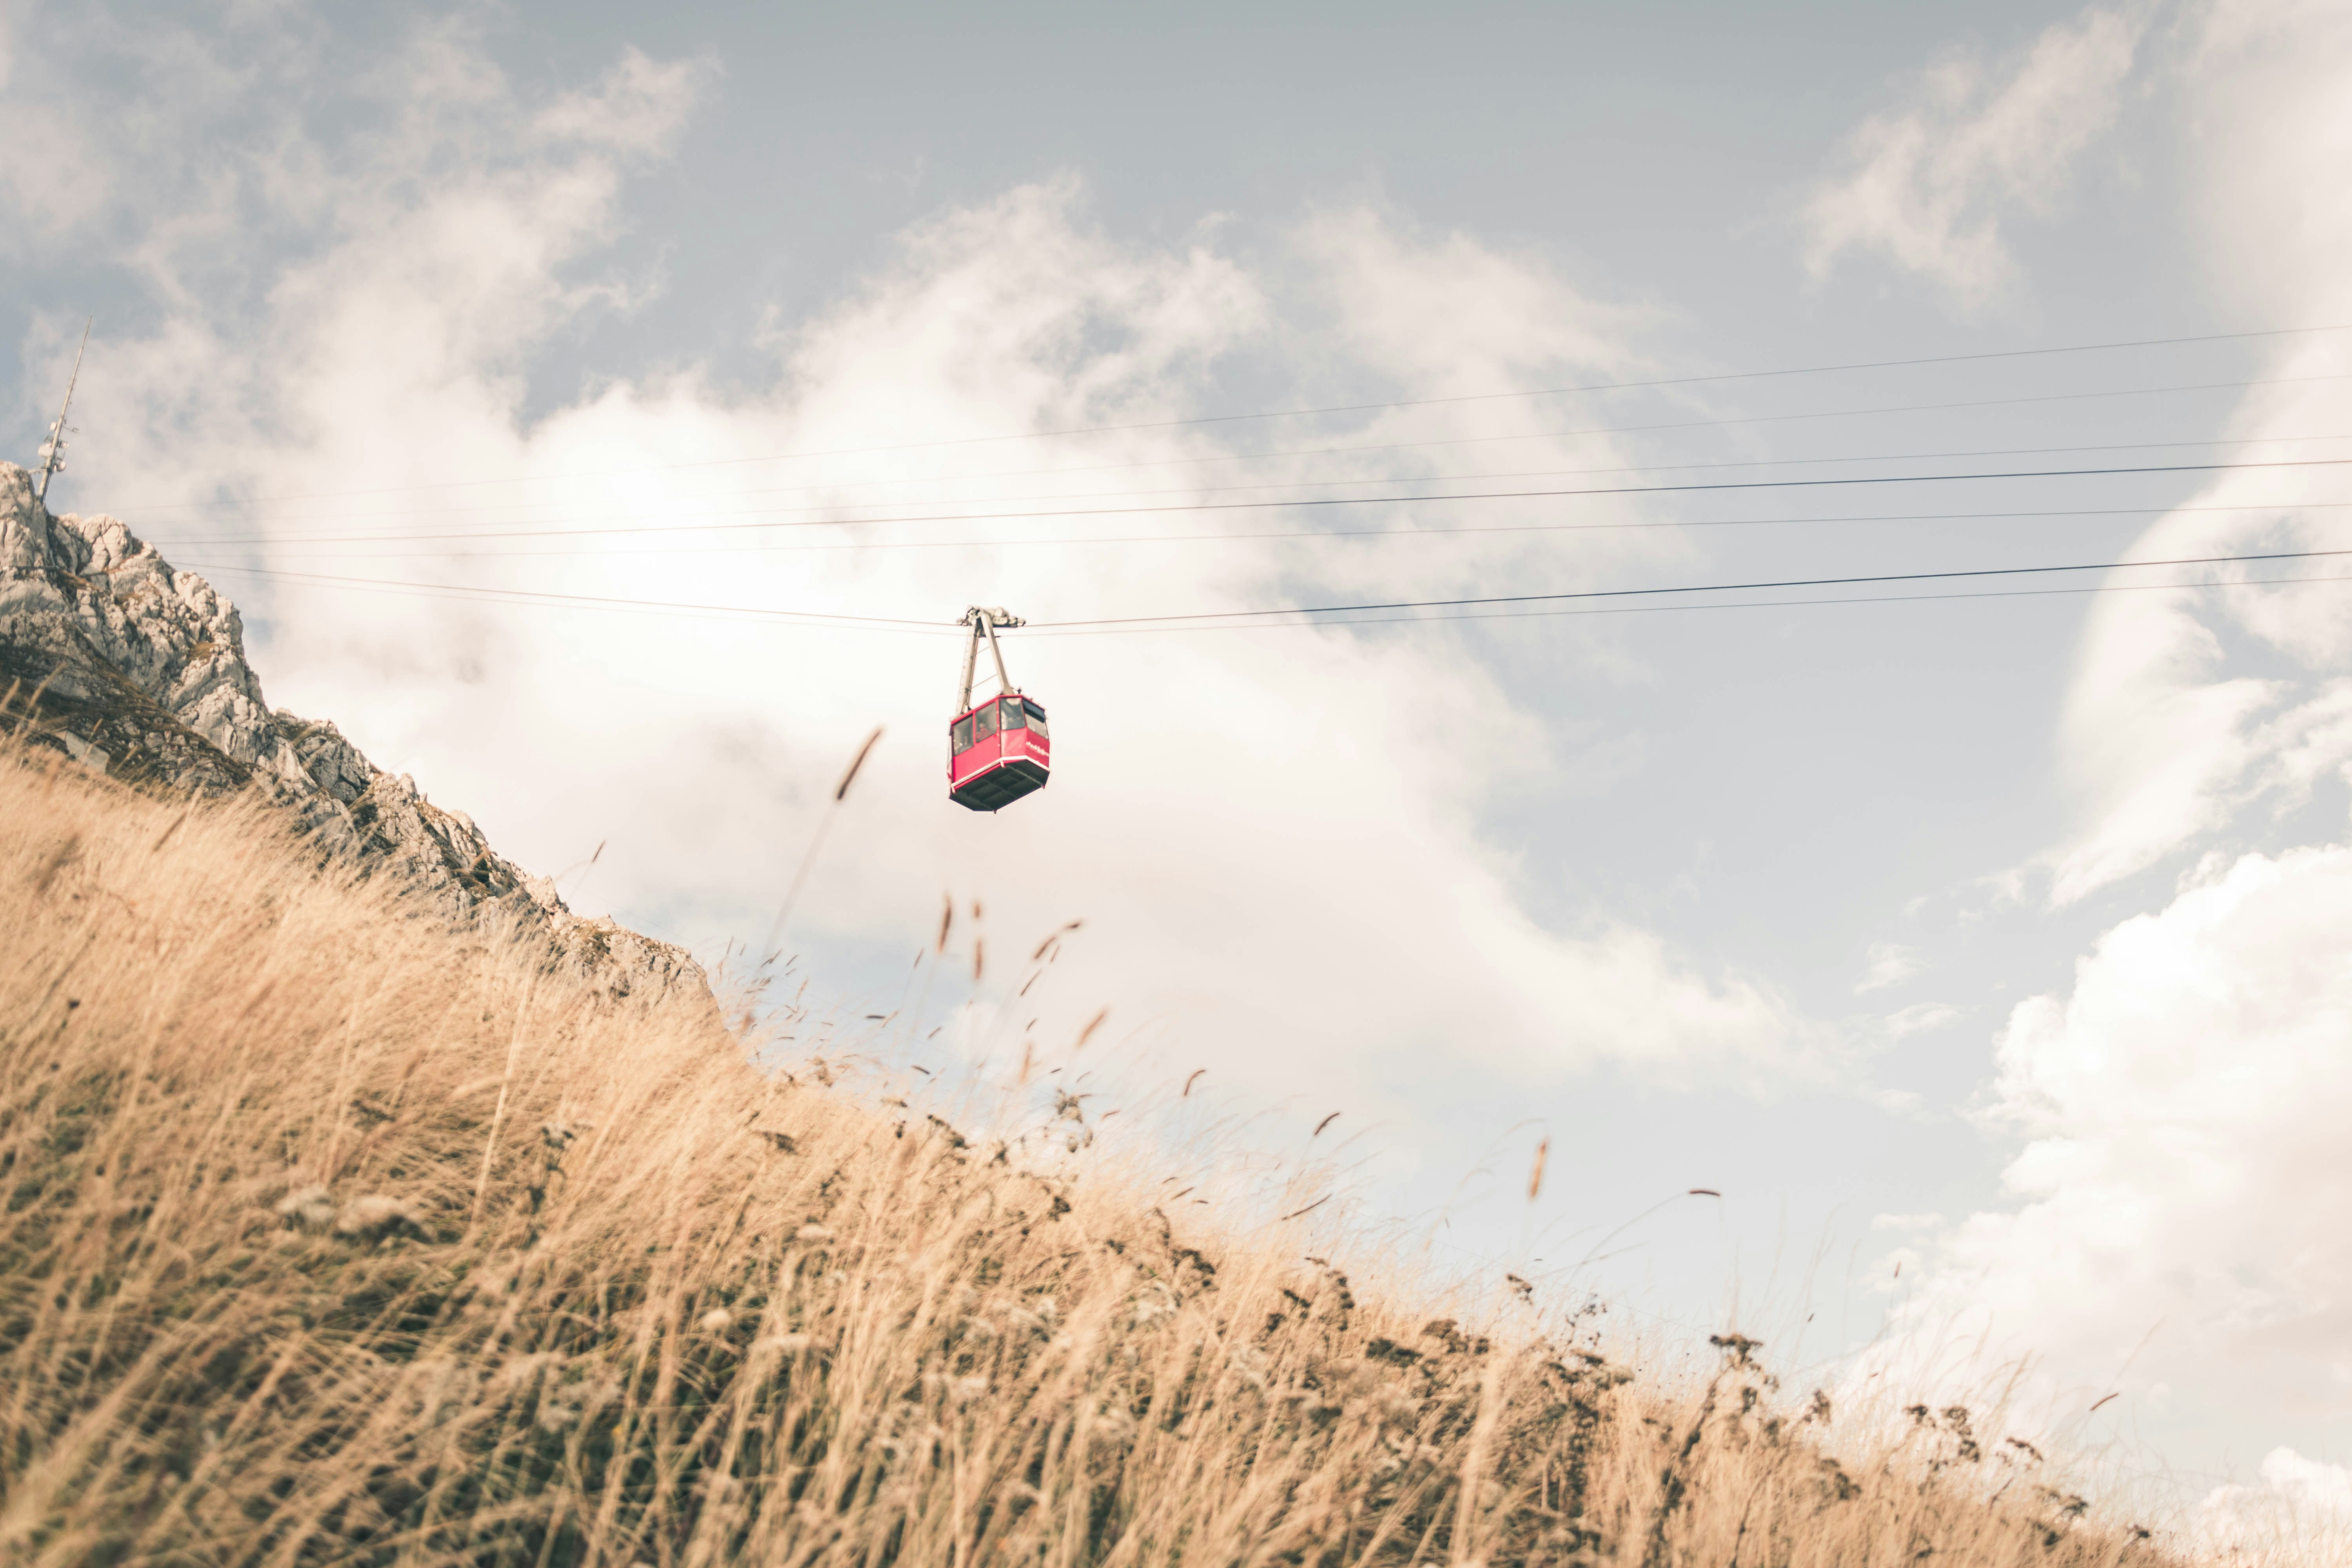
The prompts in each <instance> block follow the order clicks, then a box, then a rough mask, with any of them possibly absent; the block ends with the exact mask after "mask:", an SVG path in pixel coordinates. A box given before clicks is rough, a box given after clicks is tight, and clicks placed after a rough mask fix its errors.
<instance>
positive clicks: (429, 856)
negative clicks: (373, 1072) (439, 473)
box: [0, 462, 709, 995]
mask: <svg viewBox="0 0 2352 1568" xmlns="http://www.w3.org/2000/svg"><path fill="white" fill-rule="evenodd" d="M0 694H4V695H5V708H0V726H5V728H7V729H10V730H18V729H22V730H26V731H29V733H28V737H27V739H28V743H29V744H32V745H35V746H45V747H47V748H50V749H52V750H55V751H58V752H63V753H64V754H66V755H67V756H69V757H71V758H72V759H73V760H75V761H76V762H79V763H83V764H84V765H86V766H89V767H93V768H97V769H100V770H101V771H103V772H104V773H108V774H109V775H110V776H112V777H115V778H119V779H121V780H124V781H125V782H127V783H131V784H146V785H150V786H155V787H161V788H164V789H169V790H174V791H180V792H184V793H188V794H193V795H206V796H218V795H231V794H235V793H237V792H241V791H245V790H257V791H259V792H260V793H261V794H262V795H264V796H266V797H267V798H268V800H270V801H271V802H272V803H273V804H275V805H278V807H280V808H282V809H283V810H285V811H286V812H288V813H289V816H291V817H292V818H293V820H294V825H295V826H297V827H298V829H299V831H300V832H302V833H303V834H304V835H305V836H306V837H309V838H310V840H311V841H312V842H314V843H316V844H317V845H318V846H319V847H320V848H321V849H322V850H323V851H325V852H326V853H328V854H331V855H337V856H345V857H350V858H352V859H354V860H356V861H357V862H358V863H359V864H361V865H362V866H363V867H364V868H367V869H368V871H369V872H370V873H371V874H375V875H382V874H389V875H392V876H395V877H397V878H399V879H402V880H403V881H404V882H406V883H408V884H410V885H411V886H413V887H415V888H416V889H419V890H421V891H422V892H423V893H424V894H425V896H426V897H427V898H428V899H430V900H433V901H434V902H435V903H436V904H437V905H438V906H439V907H440V908H441V909H442V910H443V911H444V912H445V913H446V914H447V915H448V916H450V917H451V918H453V919H464V918H467V917H468V916H471V915H474V914H477V913H479V912H485V911H488V910H492V909H496V910H503V911H505V912H506V913H508V914H509V915H510V916H511V917H513V918H515V919H517V920H518V921H520V922H521V923H522V924H523V925H525V926H526V927H530V928H538V929H542V930H544V931H545V932H546V933H547V936H548V938H549V940H550V942H551V945H552V947H553V948H554V950H555V951H556V952H558V953H560V954H561V955H562V957H563V958H564V959H565V960H566V961H567V962H569V963H572V964H574V965H576V966H577V967H578V968H580V969H581V970H583V972H585V973H588V974H589V975H591V976H592V977H593V978H594V979H595V980H596V981H597V983H598V984H602V985H604V987H605V988H606V989H608V990H609V991H611V992H612V993H613V994H615V995H625V994H633V993H645V992H647V991H655V992H659V991H667V990H668V989H670V988H672V987H675V986H680V985H683V986H687V987H688V988H689V989H691V990H693V991H698V992H699V993H701V994H704V995H708V994H709V982H708V980H707V978H706V977H705V976H704V974H703V972H702V969H701V967H700V966H699V965H698V964H697V963H695V962H694V960H693V959H692V958H691V957H689V956H688V954H687V952H686V951H685V950H684V949H682V948H679V947H676V946H673V945H672V944H670V943H668V942H657V941H655V940H654V939H652V938H650V937H646V936H641V935H639V934H638V933H636V932H635V931H630V930H628V929H626V928H625V927H624V926H622V925H620V924H618V923H617V922H615V921H610V920H583V919H582V918H581V917H580V916H578V915H575V914H573V913H572V910H570V909H568V908H567V907H565V905H564V902H563V900H562V898H561V897H559V896H558V895H557V893H556V890H555V886H554V884H553V883H551V882H550V881H548V880H546V879H544V878H539V877H532V876H530V875H528V874H527V873H525V872H524V871H522V870H521V869H520V868H518V867H516V866H515V865H514V864H513V863H511V862H510V861H508V860H506V859H504V858H501V857H499V855H498V854H496V853H495V852H494V851H492V849H491V848H490V847H489V843H488V840H487V839H485V838H484V837H482V834H481V831H480V830H479V829H478V828H477V827H476V826H474V824H473V822H472V820H471V819H470V818H468V817H467V816H465V814H464V813H462V812H454V811H446V810H444V809H442V808H441V807H439V806H436V805H433V804H432V803H431V802H430V801H427V800H425V798H424V797H423V796H422V795H419V794H418V793H417V791H416V785H415V783H414V781H412V780H411V779H409V778H408V777H407V776H406V775H404V774H393V773H385V772H383V770H382V769H380V768H378V767H377V766H376V765H375V764H374V763H371V762H369V761H368V760H367V758H366V757H365V756H363V755H362V754H361V752H360V750H359V748H358V747H356V746H354V745H352V743H351V742H349V741H347V740H345V739H344V738H343V736H342V733H341V731H338V730H337V729H336V728H335V727H334V725H332V724H331V723H326V722H323V721H316V722H314V721H310V720H306V719H299V718H297V717H295V716H294V715H293V714H291V713H285V712H278V711H274V710H272V709H271V708H270V706H269V704H268V701H267V700H265V699H264V698H263V696H262V694H261V682H260V680H259V679H258V678H257V677H256V676H255V674H254V672H253V667H252V666H251V665H249V664H247V662H246V658H245V635H244V627H243V625H242V623H241V622H240V621H239V619H238V617H237V613H236V605H232V604H231V603H229V602H228V601H227V600H226V599H225V598H223V597H222V596H221V595H219V594H217V593H216V592H215V591H214V589H213V586H212V584H209V583H207V582H205V580H204V579H203V578H202V577H198V576H195V575H194V574H191V573H186V572H177V571H174V570H173V568H172V565H171V563H169V562H167V561H165V560H164V559H163V557H162V556H161V555H159V554H157V553H156V552H155V550H154V548H153V547H152V545H149V544H147V543H145V542H142V541H141V540H140V539H138V538H137V537H136V536H134V535H133V534H132V533H131V531H130V530H129V529H127V528H125V527H124V526H123V525H122V524H121V522H120V521H117V520H115V519H113V518H110V517H103V516H100V517H89V518H82V517H76V516H72V515H70V514H69V515H67V516H64V517H53V516H51V515H50V514H49V513H48V511H47V510H46V509H45V508H44V507H43V506H42V505H41V503H40V502H39V501H37V500H35V499H34V496H33V485H32V476H31V475H29V474H27V473H26V471H25V470H24V469H23V468H18V467H16V465H15V464H13V463H6V462H0Z"/></svg>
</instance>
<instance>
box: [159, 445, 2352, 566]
mask: <svg viewBox="0 0 2352 1568" xmlns="http://www.w3.org/2000/svg"><path fill="white" fill-rule="evenodd" d="M2314 441H2352V435H2328V436H2237V437H2197V438H2194V439H2189V440H2179V441H2101V442H2094V443H2090V444H2087V445H2076V446H2067V447H1965V448H1961V449H1958V450H1951V449H1946V450H1942V451H1935V452H1865V453H1855V454H1850V455H1831V456H1826V457H1815V458H1720V459H1713V460H1709V461H1706V462H1695V463H1664V462H1652V463H1615V464H1611V465H1608V466H1606V467H1601V468H1507V469H1501V470H1493V471H1489V472H1486V473H1476V474H1460V473H1455V474H1420V475H1414V474H1376V475H1370V476H1367V477H1365V478H1362V479H1257V480H1253V481H1251V482H1249V483H1247V484H1230V485H1207V486H1202V485H1174V486H1165V487H1162V488H1160V489H1147V490H1134V489H1129V490H1077V491H1069V490H1064V491H1052V492H1048V493H1046V494H1044V495H1026V496H985V497H982V498H979V499H978V500H971V501H967V502H965V503H963V504H965V505H968V506H993V507H1003V508H1007V509H1011V510H1003V511H1001V512H993V513H983V514H978V515H984V516H1002V517H1009V518H1022V517H1026V516H1028V515H1030V514H1029V513H1028V512H1026V511H1024V510H1019V508H1020V506H1021V503H1023V502H1029V501H1060V500H1132V499H1137V498H1141V497H1150V496H1167V495H1199V496H1213V495H1223V494H1227V493H1230V492H1232V491H1234V490H1260V491H1263V490H1297V489H1333V488H1336V487H1339V486H1342V485H1391V486H1394V485H1440V484H1466V483H1476V482H1484V481H1488V480H1495V479H1578V478H1587V477H1591V476H1595V475H1601V474H1642V473H1699V472H1713V471H1716V470H1718V469H1726V468H1809V467H1811V468H1818V467H1822V466H1826V465H1830V464H1836V463H1924V462H1935V461H1940V460H1944V459H1949V458H2031V457H2052V456H2057V455H2059V454H2063V453H2070V452H2155V451H2174V450H2179V449H2180V448H2182V447H2263V446H2271V445H2278V446H2298V445H2307V444H2309V443H2311V442H2314ZM716 499H719V500H731V499H734V498H732V497H719V498H716ZM1269 499H1273V500H1279V499H1281V498H1269ZM1340 499H1345V498H1340ZM533 504H534V505H539V506H544V507H549V508H558V509H560V508H561V503H558V502H552V501H541V502H535V503H533ZM923 504H926V503H924V502H920V501H889V500H874V501H838V502H835V503H833V504H831V505H827V506H800V507H757V508H750V507H747V508H739V509H737V510H730V511H711V512H704V513H700V514H698V515H701V516H704V517H708V518H716V519H732V518H750V517H756V518H771V517H774V518H785V517H793V516H797V515H801V514H805V513H808V512H825V513H828V514H837V513H839V512H841V511H842V510H845V509H846V508H860V509H870V508H874V507H907V506H919V505H923ZM929 504H933V505H936V504H938V503H937V502H932V503H929ZM471 510H478V509H475V508H470V507H465V508H457V509H455V510H453V511H451V512H407V513H394V514H390V515H393V516H410V517H415V516H425V517H446V516H453V515H457V514H459V513H463V512H466V511H471ZM562 510H566V511H567V513H568V515H570V516H572V518H574V519H575V520H578V519H579V518H580V514H579V513H577V512H573V511H570V510H569V509H562ZM633 515H640V516H641V515H642V513H629V512H619V513H613V512H607V513H604V514H602V515H601V516H597V515H595V514H591V515H590V517H589V518H588V519H586V521H604V522H614V521H625V520H627V519H628V518H630V517H631V516H633ZM317 521H320V522H325V523H333V522H373V521H380V520H379V519H378V518H376V517H352V518H332V517H331V518H320V519H318V520H317ZM526 521H528V520H526ZM898 521H908V520H907V519H905V518H900V517H887V516H886V517H841V516H837V515H828V516H826V517H824V518H822V519H819V520H818V522H819V524H820V525H823V526H830V525H834V524H838V525H840V526H843V527H852V526H856V525H857V524H859V523H873V522H898ZM142 526H144V525H143V524H142ZM162 526H163V527H165V528H168V527H170V525H169V524H163V525H162ZM661 526H663V527H665V528H669V529H678V528H685V527H691V526H699V525H698V524H688V523H682V522H679V521H677V520H676V518H675V517H674V516H667V515H666V516H665V520H664V521H663V523H662V525H661ZM777 526H780V527H781V526H785V525H783V524H778V525H777ZM173 537H174V538H175V539H176V540H179V541H181V542H188V543H195V544H211V543H249V542H253V541H255V540H260V539H267V540H273V541H283V542H287V543H319V544H331V543H335V542H340V541H343V540H351V539H356V540H360V541H362V542H376V541H383V540H392V539H399V538H405V537H407V536H406V535H401V534H390V533H374V534H337V533H315V532H283V531H281V532H277V533H270V534H251V535H247V536H246V537H243V538H236V537H230V538H226V539H225V538H222V537H221V536H218V535H207V534H202V533H181V534H174V535H173ZM423 537H430V538H442V537H452V535H449V534H447V533H446V532H444V533H436V534H432V535H425V536H423ZM454 537H479V538H494V537H498V536H497V535H494V534H489V533H483V532H480V531H475V530H468V531H467V533H465V534H460V535H454Z"/></svg>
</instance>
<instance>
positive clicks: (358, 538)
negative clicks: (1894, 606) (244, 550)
mask: <svg viewBox="0 0 2352 1568" xmlns="http://www.w3.org/2000/svg"><path fill="white" fill-rule="evenodd" d="M2347 465H2352V458H2264V459H2261V460H2249V461H2234V462H2210V463H2154V464H2137V465H2117V466H2111V467H2105V468H2016V469H2003V470H1997V471H1993V472H1971V473H1946V474H1855V475H1842V476H1836V477H1831V478H1823V479H1709V480H1698V481H1687V482H1684V483H1680V484H1670V485H1593V486H1585V487H1581V488H1577V489H1540V490H1453V491H1444V492H1441V493H1439V494H1436V495H1378V496H1307V497H1300V498H1297V499H1295V500H1226V501H1185V502H1171V503H1167V504H1164V505H1158V506H1123V507H1105V506H1092V507H1061V508H1053V509H1030V510H1022V511H1013V512H920V513H914V514H911V515H908V516H902V517H887V518H847V519H839V518H817V519H804V520H802V521H793V522H773V521H760V522H688V523H677V524H659V523H636V524H626V523H625V524H612V525H606V526H600V527H594V528H537V529H506V530H489V531H481V530H468V531H465V532H460V533H452V532H438V533H414V532H412V533H352V534H335V535H317V536H312V539H311V540H310V542H340V543H356V544H377V543H398V542H417V541H423V540H440V539H459V540H492V539H582V538H603V537H610V536H613V535H617V534H625V533H687V532H725V531H738V530H743V529H761V528H837V527H841V526H844V525H845V524H846V523H854V522H864V523H877V522H1001V521H1029V520H1032V519H1041V518H1054V517H1147V516H1162V515H1166V514H1169V513H1175V512H1202V511H1264V510H1274V509H1280V508H1290V507H1297V508H1306V507H1334V506H1389V505H1399V504H1404V503H1418V504H1427V503H1430V502H1435V501H1489V500H1565V499H1569V498H1571V497H1576V496H1635V495H1687V494H1699V493H1705V492H1710V491H1717V490H1771V489H1824V488H1828V487H1832V486H1852V485H1920V484H1958V483H1965V482H1970V481H1978V480H1991V479H2099V478H2114V477H2118V476H2124V475H2134V474H2139V475H2147V474H2204V473H2223V472H2232V471H2241V470H2254V469H2263V468H2341V467H2345V466H2347ZM197 542H201V543H205V544H215V545H217V544H279V543H286V542H289V541H288V540H287V539H286V538H285V537H284V536H283V535H277V534H261V535H247V536H244V537H234V536H232V537H221V538H211V539H204V540H201V541H197Z"/></svg>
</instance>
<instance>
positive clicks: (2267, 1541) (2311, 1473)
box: [2194, 1448, 2352, 1568]
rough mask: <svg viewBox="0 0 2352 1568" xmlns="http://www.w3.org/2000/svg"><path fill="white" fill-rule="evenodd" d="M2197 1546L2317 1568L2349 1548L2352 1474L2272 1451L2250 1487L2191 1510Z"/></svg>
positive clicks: (2219, 1491)
mask: <svg viewBox="0 0 2352 1568" xmlns="http://www.w3.org/2000/svg"><path fill="white" fill-rule="evenodd" d="M2194 1533H2195V1538H2196V1541H2197V1543H2198V1544H2199V1545H2200V1547H2201V1548H2202V1549H2203V1550H2205V1551H2207V1552H2214V1553H2217V1554H2227V1555H2232V1556H2236V1557H2239V1558H2241V1559H2242V1558H2245V1557H2252V1558H2253V1559H2255V1560H2256V1561H2259V1562H2263V1563H2275V1564H2278V1565H2279V1568H2306V1565H2307V1568H2323V1565H2325V1564H2332V1563H2341V1562H2343V1561H2344V1560H2345V1555H2346V1552H2347V1547H2352V1470H2347V1469H2346V1468H2344V1467H2343V1466H2341V1465H2330V1464H2326V1463H2323V1462H2321V1461H2320V1460H2317V1459H2306V1458H2304V1457H2303V1456H2302V1455H2301V1454H2298V1453H2296V1452H2295V1451H2294V1449H2293V1448H2273V1450H2272V1451H2271V1452H2270V1453H2269V1454H2268V1455H2267V1456H2265V1457H2264V1458H2263V1466H2262V1480H2261V1482H2260V1483H2259V1484H2257V1485H2252V1486H2246V1485H2230V1486H2220V1487H2216V1488H2214V1489H2212V1491H2210V1492H2209V1493H2208V1494H2206V1497H2205V1500H2204V1501H2203V1502H2202V1503H2201V1504H2200V1506H2199V1508H2198V1510H2197V1516H2196V1521H2195V1532H2194Z"/></svg>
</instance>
